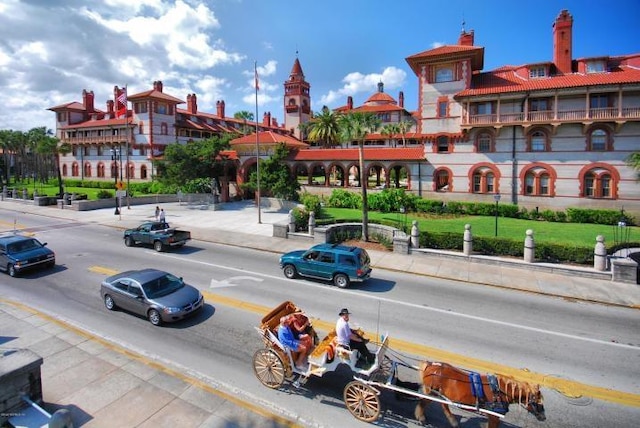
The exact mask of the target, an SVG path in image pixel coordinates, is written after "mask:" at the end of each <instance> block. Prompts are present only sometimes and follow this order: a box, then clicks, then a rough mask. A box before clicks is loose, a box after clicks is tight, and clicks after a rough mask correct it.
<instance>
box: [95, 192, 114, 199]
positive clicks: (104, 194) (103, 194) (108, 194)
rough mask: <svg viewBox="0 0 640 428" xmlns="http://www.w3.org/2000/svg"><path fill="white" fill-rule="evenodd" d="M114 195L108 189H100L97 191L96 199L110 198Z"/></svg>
mask: <svg viewBox="0 0 640 428" xmlns="http://www.w3.org/2000/svg"><path fill="white" fill-rule="evenodd" d="M113 197H115V195H114V194H113V193H112V192H110V191H108V190H100V191H99V192H98V199H111V198H113Z"/></svg>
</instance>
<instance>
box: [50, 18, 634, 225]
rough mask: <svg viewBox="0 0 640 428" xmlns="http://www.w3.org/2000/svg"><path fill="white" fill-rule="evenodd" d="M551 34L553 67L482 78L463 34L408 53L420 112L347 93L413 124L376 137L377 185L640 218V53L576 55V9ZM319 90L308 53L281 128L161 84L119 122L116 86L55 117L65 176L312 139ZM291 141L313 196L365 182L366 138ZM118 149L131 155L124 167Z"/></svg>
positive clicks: (137, 170) (369, 144) (132, 170)
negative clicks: (168, 151)
mask: <svg viewBox="0 0 640 428" xmlns="http://www.w3.org/2000/svg"><path fill="white" fill-rule="evenodd" d="M551 30H552V33H553V46H552V47H550V48H552V49H551V51H552V58H551V59H550V60H548V61H542V62H537V63H533V64H524V65H520V66H503V67H500V68H497V69H495V70H492V71H483V70H482V69H483V67H484V48H483V47H479V46H475V45H474V32H473V31H470V32H467V31H465V30H464V29H463V31H462V32H461V34H460V36H459V39H458V41H457V44H455V45H445V46H440V47H437V48H434V49H430V50H426V51H424V52H420V53H418V54H415V55H411V56H409V57H407V58H406V61H407V63H408V64H409V66H410V67H411V69H412V70H413V72H414V73H415V75H416V78H417V79H418V106H417V109H416V110H415V111H409V110H407V109H405V106H404V94H403V93H402V92H400V93H399V96H398V100H397V101H396V100H395V99H394V98H393V97H391V96H390V95H388V94H386V93H384V86H383V83H382V82H380V83H379V85H378V91H377V92H376V93H374V94H372V95H371V96H370V97H369V98H368V99H367V101H365V103H364V104H363V105H361V106H354V105H353V99H352V98H351V97H348V98H347V104H346V105H345V106H342V107H339V108H337V109H335V110H336V111H337V112H340V113H349V112H356V111H361V112H370V113H373V114H375V115H376V116H377V117H378V118H379V119H380V121H381V123H382V125H383V126H384V125H391V124H399V123H405V124H410V126H408V127H407V128H406V129H404V130H403V131H402V132H397V133H395V134H389V133H388V132H383V131H379V132H377V133H375V134H370V135H368V136H367V138H366V142H365V153H366V157H365V159H366V162H365V170H366V171H367V172H368V173H369V176H370V177H371V180H370V181H369V183H370V185H372V184H373V185H374V186H375V187H379V188H385V187H402V188H405V189H407V190H408V191H411V192H413V193H416V194H417V195H419V196H421V197H423V198H429V199H440V200H443V201H445V202H446V201H452V200H456V201H475V202H494V201H496V200H498V198H499V200H500V201H501V202H502V203H512V204H517V205H519V206H521V207H524V208H527V209H529V210H533V209H537V210H545V209H551V210H564V209H566V208H568V207H582V208H594V209H616V210H623V209H624V210H625V212H627V213H629V214H631V215H633V216H634V217H636V218H637V219H640V183H638V181H637V172H636V171H634V170H633V168H631V167H630V166H628V165H627V164H626V159H627V158H628V157H629V155H631V154H632V153H634V152H638V151H640V53H635V54H629V55H622V56H615V57H610V56H598V57H587V58H577V59H575V58H573V55H572V43H573V17H572V16H571V14H570V13H569V12H568V11H566V10H563V11H561V12H560V13H559V15H558V16H557V17H556V19H555V21H554V22H553V25H552V29H551ZM506 60H508V58H506ZM310 87H311V85H310V84H309V82H307V81H306V79H305V76H304V73H303V72H302V66H301V64H300V61H299V60H298V58H296V59H295V61H294V64H293V67H292V69H291V73H290V76H289V79H288V80H286V81H285V82H284V96H283V104H284V105H283V109H284V123H283V124H282V125H280V124H278V123H277V121H276V120H275V119H272V118H271V113H264V114H263V118H262V122H260V123H257V124H256V123H255V122H247V121H244V120H242V119H235V118H229V117H226V116H225V106H224V101H222V100H221V101H218V102H217V103H216V113H215V114H212V113H205V112H199V111H198V108H197V97H196V94H188V95H187V98H186V100H187V101H186V109H181V108H178V106H179V105H181V104H184V102H183V101H182V100H180V99H178V98H175V97H173V96H170V95H168V94H165V93H164V92H163V88H162V82H154V84H153V89H151V90H150V91H146V92H142V93H139V94H134V95H131V96H129V101H131V102H132V109H131V110H130V111H127V115H126V118H118V117H117V115H116V112H117V111H119V109H120V107H121V106H119V105H118V96H119V94H120V92H121V91H122V89H121V88H117V87H116V88H114V99H113V100H109V101H107V106H106V110H105V111H101V110H98V109H96V108H94V105H93V102H94V100H93V93H92V92H88V91H84V92H83V102H82V103H79V102H72V103H68V104H64V105H61V106H56V107H52V108H50V110H52V111H54V112H55V113H56V115H57V133H56V134H57V136H58V138H60V140H61V141H62V142H68V143H71V144H72V146H73V148H74V150H73V152H72V153H70V154H69V155H67V156H62V157H61V168H62V173H63V176H64V177H66V178H69V177H78V178H91V177H98V178H104V179H109V178H111V179H113V178H114V174H115V175H116V177H117V174H118V169H122V168H123V163H124V171H125V177H128V178H130V179H135V180H148V179H150V178H151V177H152V176H153V171H152V165H153V160H154V159H157V158H158V157H161V156H162V154H163V152H164V147H166V145H168V144H173V143H176V142H178V143H182V144H184V143H187V142H188V141H190V140H196V139H201V138H208V137H211V136H212V135H216V134H219V133H223V132H235V133H238V137H239V138H240V137H241V136H242V135H246V134H248V133H252V132H255V130H256V127H257V128H258V131H259V134H258V138H260V135H263V134H262V133H263V132H271V134H270V135H273V134H274V133H275V134H276V135H278V134H279V135H287V136H288V138H289V137H290V138H293V139H294V140H297V141H300V140H304V135H303V134H301V129H300V127H299V126H300V125H301V124H304V123H307V122H309V121H310V120H312V118H313V115H312V112H311V107H310V106H311V94H310ZM114 106H115V107H114ZM256 119H257V118H256ZM264 135H267V134H264ZM288 138H287V141H288V142H289V145H290V146H291V147H294V149H295V150H294V154H293V155H292V157H291V160H290V165H289V166H290V169H291V171H292V173H295V174H296V175H297V176H299V177H300V176H302V177H306V178H304V181H306V185H307V186H308V189H314V190H315V191H320V192H322V191H324V192H326V191H330V188H331V187H336V186H338V187H358V186H360V183H359V179H358V178H357V177H358V174H357V168H358V165H357V163H356V162H355V161H354V153H355V152H354V148H355V147H357V142H355V141H354V142H346V143H345V144H344V145H343V148H331V149H322V148H320V147H316V146H314V144H312V143H310V144H309V145H308V146H306V145H304V144H292V140H289V139H288ZM255 139H256V136H254V137H253V138H251V137H250V136H248V142H249V144H248V145H247V144H245V143H243V141H244V140H239V145H238V147H245V146H246V147H245V150H244V151H243V152H242V153H241V154H239V153H235V154H233V156H230V158H233V159H235V161H236V162H237V165H236V168H235V170H236V171H237V172H238V174H239V175H238V177H237V182H242V180H244V179H246V177H242V176H241V175H242V174H243V171H244V175H246V174H247V173H248V171H250V165H252V164H255V159H256V158H255V156H256V153H255V151H254V152H253V153H252V152H251V150H250V149H251V142H252V141H254V140H255ZM270 139H273V138H272V137H270ZM301 142H304V143H308V142H307V141H301ZM113 149H118V150H116V151H115V153H126V157H125V158H124V161H120V160H119V159H118V158H117V156H114V155H113V153H114V150H113ZM415 149H419V151H420V153H421V154H419V155H417V156H416V150H415ZM376 150H380V151H379V152H377V151H376ZM394 150H396V151H394ZM265 153H266V152H265ZM260 155H261V156H262V155H263V154H262V153H261V154H260ZM318 176H320V177H323V176H324V179H322V178H320V179H319V180H318V178H317V177H318ZM323 188H324V189H323Z"/></svg>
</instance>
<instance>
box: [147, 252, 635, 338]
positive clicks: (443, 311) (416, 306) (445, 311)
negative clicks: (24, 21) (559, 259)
mask: <svg viewBox="0 0 640 428" xmlns="http://www.w3.org/2000/svg"><path fill="white" fill-rule="evenodd" d="M153 254H156V255H158V256H163V257H170V258H175V259H179V260H181V261H183V262H185V261H188V262H190V263H197V264H202V265H206V266H211V267H216V268H219V269H228V270H231V271H235V272H242V273H245V274H246V273H248V272H247V270H245V269H238V268H233V267H229V266H223V265H217V264H215V263H209V262H201V261H198V260H189V259H185V258H183V257H177V256H174V255H171V254H166V253H157V252H154V253H153ZM249 273H252V274H255V275H258V276H261V277H263V278H271V279H275V280H280V281H288V282H289V281H290V282H294V283H299V282H300V280H295V279H287V278H283V277H281V276H275V275H268V274H264V273H260V272H249ZM307 284H308V285H309V286H312V287H319V288H322V289H323V290H327V289H328V287H327V286H326V285H319V284H315V283H313V282H308V283H307ZM330 290H331V291H335V292H339V293H348V294H354V295H356V294H357V295H358V297H361V298H366V299H371V300H375V301H379V302H387V303H392V304H394V305H401V306H407V307H410V308H414V309H420V310H426V311H431V312H437V313H440V314H443V315H451V316H455V317H460V318H466V319H470V320H474V321H482V322H486V323H490V324H496V325H500V326H504V327H511V328H517V329H521V330H527V331H532V332H536V333H541V334H548V335H551V336H558V337H564V338H566V339H573V340H578V341H582V342H590V343H595V344H598V345H607V346H613V347H617V348H624V349H631V350H636V351H637V350H639V349H640V346H637V345H628V344H625V343H617V342H608V341H606V340H600V339H593V338H590V337H583V336H576V335H573V334H568V333H561V332H558V331H552V330H544V329H541V328H536V327H529V326H526V325H521V324H514V323H510V322H504V321H498V320H495V319H490V318H483V317H478V316H475V315H469V314H463V313H459V312H453V311H450V310H448V309H439V308H433V307H428V306H424V305H421V304H416V303H408V302H401V301H397V300H392V299H388V298H385V297H375V296H369V295H367V294H359V293H356V292H355V291H351V290H345V289H342V288H336V287H332V288H330Z"/></svg>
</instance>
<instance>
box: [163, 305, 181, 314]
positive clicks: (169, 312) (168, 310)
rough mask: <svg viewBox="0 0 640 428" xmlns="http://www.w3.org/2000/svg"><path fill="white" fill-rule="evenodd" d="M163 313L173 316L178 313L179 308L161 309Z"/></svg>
mask: <svg viewBox="0 0 640 428" xmlns="http://www.w3.org/2000/svg"><path fill="white" fill-rule="evenodd" d="M163 311H164V313H166V314H175V313H176V312H180V308H174V307H171V306H169V307H167V308H164V309H163Z"/></svg>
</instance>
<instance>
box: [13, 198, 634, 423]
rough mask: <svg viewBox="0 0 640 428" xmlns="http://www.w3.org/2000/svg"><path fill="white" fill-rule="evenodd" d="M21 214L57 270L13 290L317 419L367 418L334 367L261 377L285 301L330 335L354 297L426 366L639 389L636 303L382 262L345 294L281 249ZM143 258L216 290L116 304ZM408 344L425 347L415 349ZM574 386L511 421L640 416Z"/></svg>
mask: <svg viewBox="0 0 640 428" xmlns="http://www.w3.org/2000/svg"><path fill="white" fill-rule="evenodd" d="M20 221H21V223H22V224H24V225H25V226H27V227H29V228H31V230H33V231H35V236H36V237H37V238H38V239H40V240H41V241H43V242H48V244H49V246H50V247H51V248H52V249H53V250H54V251H56V255H57V267H56V268H55V269H54V270H44V271H37V272H33V273H29V274H27V275H25V276H24V277H22V278H10V277H8V276H0V293H1V294H2V296H3V297H5V298H8V299H15V300H17V301H20V302H23V303H25V304H28V305H31V306H33V307H35V308H38V309H40V310H43V311H45V312H47V313H50V314H55V315H56V316H58V317H60V318H62V319H64V320H66V321H68V322H70V323H72V324H74V325H78V326H81V327H83V328H86V329H88V330H90V331H92V332H95V333H97V334H99V335H100V336H101V337H105V338H108V339H109V340H112V341H114V342H116V343H118V344H120V345H122V346H125V347H128V348H131V349H134V350H136V351H138V352H141V353H143V354H144V355H148V356H150V358H158V359H160V360H162V361H166V362H168V363H170V364H172V365H176V366H179V367H182V368H184V369H185V370H187V371H189V372H190V373H192V374H194V375H197V376H201V377H202V378H203V379H206V380H211V381H212V382H215V383H216V384H217V385H219V386H220V387H222V388H228V389H229V390H233V391H234V392H236V393H237V394H238V395H239V396H241V397H243V398H244V399H248V400H254V401H257V402H261V403H265V405H268V406H273V407H277V408H281V409H286V410H283V411H284V412H285V413H290V414H294V415H301V416H300V418H301V420H302V421H303V422H304V423H305V424H306V425H308V426H333V425H335V424H336V421H344V425H345V426H347V425H348V426H359V425H360V424H359V423H358V422H357V421H356V420H355V419H353V418H352V416H351V415H350V414H349V413H348V412H347V411H346V410H345V408H344V403H343V402H342V387H343V386H344V384H346V382H348V380H349V376H348V373H341V372H339V373H332V374H327V375H325V376H323V377H322V378H314V379H311V380H310V381H309V382H308V383H307V385H306V387H305V388H304V389H303V390H287V391H273V390H269V389H267V388H264V387H262V385H260V384H259V382H258V381H257V379H256V378H255V376H254V375H253V371H252V368H251V367H252V358H253V353H254V352H255V351H256V350H257V349H258V348H260V347H261V346H262V342H261V340H260V338H259V336H258V334H257V332H256V331H255V328H254V327H255V326H258V325H259V323H260V318H261V317H262V315H263V314H264V313H265V312H267V311H268V310H270V309H271V308H273V307H275V306H277V305H278V304H279V303H281V302H282V301H285V300H291V301H293V302H295V303H296V304H297V305H298V306H300V307H302V308H303V309H304V310H305V311H306V312H307V313H308V314H309V315H310V316H311V317H312V320H313V322H314V325H315V326H316V328H317V329H318V330H320V331H321V333H326V332H327V331H328V330H329V329H330V328H332V325H333V323H335V320H336V318H337V312H338V311H339V309H340V308H341V307H348V308H349V309H350V310H351V311H352V312H353V314H354V315H353V317H352V322H355V323H356V324H358V325H359V326H361V327H362V328H364V329H365V331H367V332H368V333H369V335H370V336H371V337H374V338H375V337H379V335H380V334H383V333H389V335H390V337H391V338H392V340H396V343H397V348H398V349H399V350H400V352H402V353H403V354H404V355H406V358H408V359H415V361H416V362H417V361H420V360H421V359H425V358H429V359H437V358H435V357H441V358H439V359H442V360H445V361H447V362H450V363H452V364H455V365H460V366H464V365H465V363H469V362H474V363H477V364H481V365H482V367H486V369H487V370H486V371H487V372H500V371H502V370H512V371H514V372H518V371H521V373H523V374H524V373H525V372H526V373H527V375H528V376H532V377H535V376H539V377H540V378H541V379H545V378H552V379H554V380H555V382H554V383H556V384H557V385H558V389H559V390H561V389H562V388H563V387H564V388H568V387H570V386H574V385H588V386H593V387H597V388H600V389H602V390H612V391H620V392H623V393H626V394H636V395H637V394H640V383H639V382H640V371H639V369H638V364H637V361H638V357H639V356H640V333H639V332H640V329H639V327H640V321H639V318H638V316H637V310H633V309H627V308H620V307H612V306H604V305H597V304H589V303H582V302H580V303H578V302H572V301H568V300H563V299H557V298H551V297H544V296H539V295H532V294H527V293H521V292H514V291H508V290H500V289H497V288H491V287H483V286H479V285H469V284H465V283H459V282H455V281H445V280H440V279H437V278H428V277H421V276H415V275H408V274H402V273H395V272H387V271H383V270H376V271H374V273H373V276H372V279H371V280H370V281H368V282H366V283H364V284H361V285H356V286H355V287H353V288H351V289H348V290H340V289H337V288H335V287H333V286H331V285H330V284H328V283H323V282H317V281H307V280H287V279H286V278H284V276H283V275H282V272H281V271H280V269H279V267H278V263H277V261H278V255H277V254H274V253H265V252H260V251H254V250H249V249H241V248H236V247H229V246H222V245H216V244H212V243H207V242H203V241H195V240H194V241H191V242H190V243H189V244H188V245H187V246H185V247H183V248H181V249H177V250H174V251H169V252H165V253H156V252H155V251H153V250H151V249H149V248H145V247H134V248H127V247H125V246H124V244H123V242H122V232H121V231H120V230H117V229H113V228H108V227H103V226H99V225H95V224H91V223H78V222H71V221H66V220H59V219H52V218H47V217H41V216H31V215H25V216H22V218H21V220H20ZM0 224H2V225H3V227H2V229H3V230H4V231H9V230H10V229H11V226H12V225H13V217H12V216H11V215H8V214H5V213H4V211H3V210H0ZM142 267H156V268H160V269H163V270H167V271H169V272H172V273H174V274H177V275H179V276H183V277H184V279H185V281H187V282H188V283H190V284H192V285H194V286H195V287H197V288H198V289H200V290H201V291H202V292H203V294H204V295H205V301H206V303H207V304H206V307H205V310H204V311H202V312H201V313H199V314H198V315H197V316H196V317H194V318H192V319H188V320H185V321H181V322H178V323H175V324H169V325H167V326H165V327H161V328H157V327H154V326H152V325H151V324H150V323H149V322H148V321H147V320H145V319H143V318H139V317H136V316H134V315H131V314H127V313H124V312H114V313H111V312H109V311H107V310H106V309H105V308H104V305H103V303H102V301H101V299H100V296H99V293H98V291H99V284H100V281H101V280H102V279H103V278H104V277H105V276H107V275H109V274H112V273H115V272H118V271H124V270H128V269H138V268H142ZM261 311H264V312H261ZM321 335H322V334H321ZM407 344H413V345H414V346H413V347H412V348H411V350H413V352H414V353H411V350H410V349H409V347H408V345H407ZM394 346H395V345H394V344H392V347H394ZM416 350H418V351H419V352H417V353H415V351H416ZM414 375H415V374H414ZM407 376H411V373H407ZM408 380H411V381H415V379H408ZM563 382H565V383H563ZM563 392H564V393H565V394H566V395H563V394H560V393H559V392H557V391H556V390H553V389H549V388H543V394H544V395H545V406H546V408H547V422H546V423H543V422H537V421H536V420H535V419H534V418H533V417H531V416H528V415H526V412H525V411H524V410H522V409H518V408H517V407H516V406H513V409H512V412H510V413H508V414H507V417H506V418H505V421H506V422H507V423H506V424H505V425H506V426H509V424H511V426H559V427H574V426H575V427H578V426H603V425H612V424H613V425H618V426H632V424H633V421H634V420H635V418H637V417H638V414H639V412H638V407H631V406H629V405H628V403H625V402H622V403H621V402H611V401H607V400H603V399H592V398H587V397H584V396H582V394H581V393H580V391H570V392H571V393H572V394H567V392H569V391H563ZM603 398H606V391H605V392H603ZM391 404H392V405H391ZM413 404H414V403H408V402H406V401H404V402H396V400H395V399H394V398H393V397H391V400H390V405H389V406H385V408H386V409H387V411H388V412H390V413H389V414H385V417H384V418H383V420H382V425H383V426H398V424H400V425H399V426H414V425H415V424H416V422H415V421H414V420H413V419H412V407H413ZM459 414H460V415H461V416H463V419H462V421H463V426H477V425H478V423H479V422H481V421H483V418H481V417H479V416H476V415H474V414H469V413H462V412H460V413H459ZM429 416H430V417H432V420H431V423H432V424H434V426H446V425H444V417H443V416H442V412H441V411H440V409H439V408H438V407H436V406H431V408H430V412H429ZM392 421H393V422H392ZM549 424H550V425H549ZM362 426H364V424H362Z"/></svg>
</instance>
